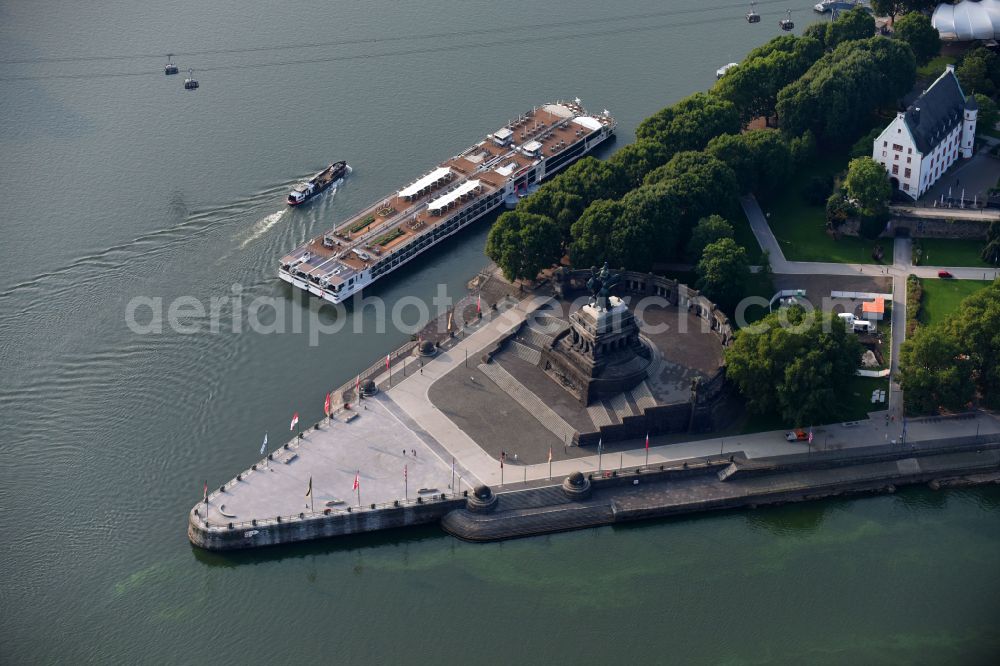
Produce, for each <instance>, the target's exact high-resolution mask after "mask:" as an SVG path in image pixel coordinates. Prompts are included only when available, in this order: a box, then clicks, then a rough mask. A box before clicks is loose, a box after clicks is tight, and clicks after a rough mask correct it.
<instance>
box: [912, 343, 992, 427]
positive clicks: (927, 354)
mask: <svg viewBox="0 0 1000 666" xmlns="http://www.w3.org/2000/svg"><path fill="white" fill-rule="evenodd" d="M899 363H900V375H901V380H900V384H901V386H902V388H903V391H904V393H903V400H904V402H905V403H906V407H907V409H908V410H910V411H913V412H916V413H919V414H932V413H936V412H937V411H938V409H939V408H942V407H943V408H945V409H948V410H952V411H956V410H960V409H962V408H963V407H964V406H965V405H966V404H967V403H968V402H970V401H971V400H972V398H973V395H974V394H975V390H976V387H975V383H974V382H973V381H972V364H971V363H970V362H969V360H968V359H967V358H965V357H964V356H963V354H962V348H961V344H960V343H959V341H958V340H956V339H955V338H953V337H952V336H951V335H950V334H949V333H948V331H946V330H945V329H944V327H941V326H921V327H919V328H917V330H916V331H915V332H914V334H913V335H911V336H910V337H909V338H907V340H906V341H905V342H904V343H903V346H902V347H901V348H900V352H899Z"/></svg>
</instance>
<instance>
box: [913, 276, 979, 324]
mask: <svg viewBox="0 0 1000 666" xmlns="http://www.w3.org/2000/svg"><path fill="white" fill-rule="evenodd" d="M921 283H922V285H921V286H922V287H923V298H922V299H921V301H920V312H919V314H918V315H917V320H918V321H919V322H920V323H921V324H924V325H925V326H929V325H932V324H939V323H941V322H943V321H945V320H946V319H947V318H948V317H950V316H951V315H952V313H954V312H955V311H956V310H958V306H959V304H961V302H962V301H963V300H965V299H966V298H967V297H969V296H971V295H972V294H974V293H976V292H977V291H979V290H980V289H984V288H985V287H988V286H989V285H990V284H991V283H990V282H989V281H985V282H984V281H982V280H948V279H944V280H942V279H924V280H921Z"/></svg>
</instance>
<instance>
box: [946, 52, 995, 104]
mask: <svg viewBox="0 0 1000 666" xmlns="http://www.w3.org/2000/svg"><path fill="white" fill-rule="evenodd" d="M955 75H956V76H957V77H958V81H959V83H961V84H962V91H963V92H964V93H965V94H966V95H969V94H971V93H977V92H978V93H983V94H984V95H993V94H994V93H996V91H997V88H998V86H1000V56H998V55H997V54H996V53H993V52H992V51H990V50H989V49H988V48H986V47H984V46H980V47H978V48H976V49H974V50H972V51H969V52H968V53H966V54H965V57H964V58H962V62H960V63H959V64H958V66H957V67H956V68H955Z"/></svg>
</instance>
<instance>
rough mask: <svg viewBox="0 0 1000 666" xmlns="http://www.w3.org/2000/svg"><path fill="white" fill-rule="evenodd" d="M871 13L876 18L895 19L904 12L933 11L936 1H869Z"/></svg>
mask: <svg viewBox="0 0 1000 666" xmlns="http://www.w3.org/2000/svg"><path fill="white" fill-rule="evenodd" d="M870 4H871V6H872V11H874V12H875V14H877V15H878V16H888V17H889V18H892V19H895V17H897V16H899V15H900V14H904V13H906V12H920V11H923V10H925V9H934V7H935V6H937V4H938V0H871V3H870Z"/></svg>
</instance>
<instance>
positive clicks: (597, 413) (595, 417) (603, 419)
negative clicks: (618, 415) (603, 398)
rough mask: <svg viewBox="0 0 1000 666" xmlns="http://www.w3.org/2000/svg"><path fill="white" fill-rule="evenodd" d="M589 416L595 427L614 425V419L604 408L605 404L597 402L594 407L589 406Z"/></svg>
mask: <svg viewBox="0 0 1000 666" xmlns="http://www.w3.org/2000/svg"><path fill="white" fill-rule="evenodd" d="M587 414H588V415H589V416H590V420H591V421H593V423H594V427H596V428H600V427H601V426H608V425H614V423H615V422H614V419H612V418H611V414H609V413H608V410H607V409H606V408H605V407H604V403H602V402H595V403H594V404H592V405H588V406H587Z"/></svg>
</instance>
